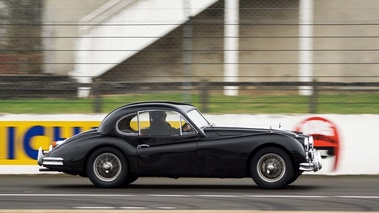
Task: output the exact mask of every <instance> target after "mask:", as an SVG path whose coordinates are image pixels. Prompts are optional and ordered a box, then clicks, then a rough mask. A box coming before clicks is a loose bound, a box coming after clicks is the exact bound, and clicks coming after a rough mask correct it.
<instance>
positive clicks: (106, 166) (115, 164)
mask: <svg viewBox="0 0 379 213" xmlns="http://www.w3.org/2000/svg"><path fill="white" fill-rule="evenodd" d="M121 169H122V167H121V161H120V159H119V158H118V157H117V156H116V155H114V154H112V153H103V154H101V155H99V156H97V158H96V159H95V161H94V162H93V171H94V173H95V175H96V177H97V178H98V179H100V180H102V181H104V182H111V181H114V180H115V179H117V178H118V177H119V176H120V174H121Z"/></svg>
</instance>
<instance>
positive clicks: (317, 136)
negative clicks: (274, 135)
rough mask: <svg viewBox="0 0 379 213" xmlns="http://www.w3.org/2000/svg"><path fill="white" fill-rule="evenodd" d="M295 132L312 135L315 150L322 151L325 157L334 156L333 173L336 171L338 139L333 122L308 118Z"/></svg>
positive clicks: (319, 118)
mask: <svg viewBox="0 0 379 213" xmlns="http://www.w3.org/2000/svg"><path fill="white" fill-rule="evenodd" d="M295 130H296V131H299V132H303V133H304V134H308V135H312V136H313V139H314V146H315V148H316V149H317V150H320V151H321V150H322V151H323V152H325V153H326V154H327V156H335V161H334V165H333V171H335V170H336V169H337V166H338V159H339V150H340V138H339V135H338V130H337V126H336V125H335V124H334V123H333V122H331V121H330V120H328V119H326V118H322V117H317V116H316V117H310V118H307V119H305V120H304V121H302V122H300V123H299V124H298V125H297V126H296V129H295Z"/></svg>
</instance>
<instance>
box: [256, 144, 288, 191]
mask: <svg viewBox="0 0 379 213" xmlns="http://www.w3.org/2000/svg"><path fill="white" fill-rule="evenodd" d="M250 173H251V177H252V178H253V180H254V182H255V183H256V184H257V185H258V186H259V187H261V188H265V189H279V188H283V187H284V186H286V185H287V184H288V183H289V182H290V180H292V178H293V174H294V171H293V165H292V161H291V158H290V157H289V156H288V154H287V153H286V152H285V151H283V150H282V149H280V148H276V147H267V148H263V149H261V150H259V151H258V152H257V153H256V154H255V155H254V156H253V158H252V160H251V164H250Z"/></svg>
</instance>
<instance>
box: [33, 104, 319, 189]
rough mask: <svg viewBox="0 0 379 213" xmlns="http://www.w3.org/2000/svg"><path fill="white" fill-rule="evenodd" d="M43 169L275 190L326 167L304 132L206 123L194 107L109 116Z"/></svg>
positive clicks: (61, 144)
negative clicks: (219, 181)
mask: <svg viewBox="0 0 379 213" xmlns="http://www.w3.org/2000/svg"><path fill="white" fill-rule="evenodd" d="M38 164H39V165H40V166H41V168H40V171H60V172H64V173H67V174H72V175H80V176H83V177H88V178H89V179H90V180H91V182H92V183H93V184H94V185H96V186H98V187H121V186H125V185H128V184H130V183H132V182H134V181H135V180H137V179H138V178H139V177H170V178H180V177H206V178H245V177H251V178H252V179H253V180H254V182H255V183H256V184H257V185H258V186H259V187H262V188H267V189H278V188H282V187H284V186H286V185H288V184H291V183H292V182H294V181H295V180H296V179H297V178H298V177H299V176H300V175H301V174H302V173H303V172H309V171H314V172H316V171H318V170H320V169H321V167H322V165H321V157H320V154H319V152H318V151H317V150H316V149H315V148H314V147H313V138H312V136H309V135H304V134H302V133H300V132H292V131H284V130H274V129H271V128H270V129H257V128H241V127H218V126H215V125H212V124H211V123H209V122H208V121H207V120H206V119H205V117H204V116H203V115H202V114H201V113H200V112H199V111H198V110H197V109H196V108H195V107H194V106H192V105H190V104H185V103H178V102H164V101H155V102H138V103H131V104H127V105H124V106H121V107H119V108H117V109H115V110H114V111H112V112H110V113H109V114H108V115H107V116H106V117H105V118H104V119H103V121H102V122H101V124H100V126H99V127H98V128H96V129H93V130H89V131H86V132H82V133H79V134H77V135H75V136H73V137H71V138H67V139H65V140H64V141H58V142H57V143H55V146H54V147H52V146H51V147H50V150H46V151H43V150H42V148H40V149H39V153H38Z"/></svg>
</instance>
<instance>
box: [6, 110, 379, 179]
mask: <svg viewBox="0 0 379 213" xmlns="http://www.w3.org/2000/svg"><path fill="white" fill-rule="evenodd" d="M104 116H105V114H97V115H1V116H0V122H1V121H36V122H38V121H101V120H102V119H103V118H104ZM205 116H206V118H207V119H208V120H209V121H210V122H212V123H215V124H216V125H217V126H241V127H262V128H270V127H272V128H274V129H277V128H278V127H279V125H280V126H281V129H287V130H294V129H296V126H298V125H299V124H300V123H302V122H303V121H304V120H306V119H308V118H310V117H315V116H317V117H321V118H324V119H327V120H329V121H331V122H332V123H334V124H335V126H336V128H337V130H338V134H339V139H340V141H339V148H340V149H339V153H340V155H339V164H338V165H337V168H336V170H335V171H333V165H334V161H335V160H336V159H335V157H333V156H332V157H328V158H326V159H323V169H322V170H321V171H319V172H317V173H307V174H328V175H342V174H379V167H378V166H377V155H378V151H379V136H378V127H379V115H332V114H326V115H247V114H246V115H233V114H227V115H210V114H206V115H205ZM310 126H311V127H309V126H308V127H307V128H305V129H307V131H312V132H317V131H318V133H325V134H328V132H330V131H329V126H328V125H325V123H322V122H319V123H316V125H314V124H312V125H310ZM312 128H313V129H312ZM20 173H21V174H25V173H27V174H30V173H32V174H33V173H38V166H37V165H32V166H22V165H18V166H14V165H0V174H20Z"/></svg>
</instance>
